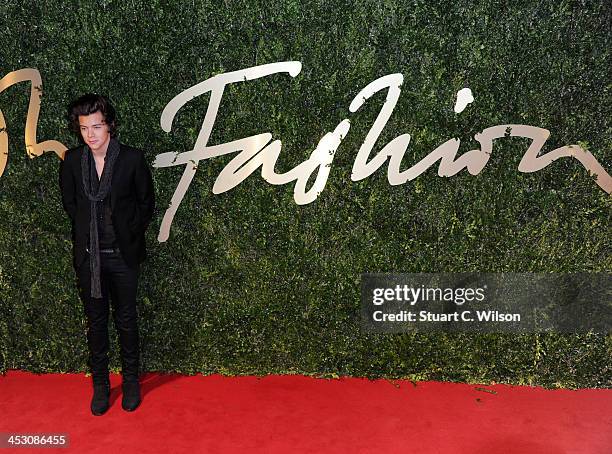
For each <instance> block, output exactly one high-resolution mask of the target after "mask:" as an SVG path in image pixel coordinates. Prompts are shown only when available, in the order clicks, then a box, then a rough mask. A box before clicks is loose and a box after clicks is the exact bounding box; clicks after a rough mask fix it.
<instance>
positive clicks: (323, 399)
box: [0, 371, 612, 454]
mask: <svg viewBox="0 0 612 454" xmlns="http://www.w3.org/2000/svg"><path fill="white" fill-rule="evenodd" d="M111 380H112V382H111V384H112V387H113V389H112V390H111V405H112V406H111V408H110V410H109V411H108V412H107V413H106V414H105V415H103V416H98V417H96V416H92V415H91V414H90V412H89V400H90V398H91V379H90V378H88V377H85V376H84V375H76V374H48V375H36V374H30V373H26V372H20V371H9V372H8V373H7V374H6V375H5V376H2V375H0V432H18V433H24V432H30V433H32V432H34V433H36V432H38V433H40V432H47V433H49V432H53V433H59V432H65V433H68V435H69V437H70V447H69V448H68V449H65V448H64V449H48V448H46V449H44V450H42V451H41V450H40V448H38V449H30V448H26V449H24V448H20V449H0V454H1V453H4V452H13V451H14V452H20V453H26V452H45V453H51V452H62V453H66V452H75V453H97V452H100V453H102V452H104V453H111V454H114V453H153V452H155V453H157V452H160V453H174V452H195V453H215V454H216V453H234V452H236V453H245V452H255V453H259V452H265V453H418V454H428V453H459V454H462V453H466V454H467V453H469V454H498V453H512V454H523V453H533V454H561V453H568V454H569V453H572V454H579V453H580V454H609V453H612V390H595V389H585V390H578V391H569V390H544V389H541V388H532V387H519V386H516V387H514V386H506V385H494V386H478V385H465V384H452V383H438V382H419V383H416V385H413V384H412V383H411V382H409V381H403V380H400V381H393V382H390V381H386V380H377V381H369V380H365V379H356V378H342V379H340V380H325V379H315V378H309V377H303V376H267V377H262V378H256V377H234V378H230V377H223V376H219V375H213V376H208V377H204V376H194V377H185V376H180V375H160V374H147V375H145V376H144V377H143V379H142V383H143V386H142V389H143V402H142V404H141V406H140V408H138V409H137V410H136V411H135V412H134V413H126V412H124V411H123V410H122V409H121V386H120V380H121V379H120V376H118V375H113V376H112V379H111Z"/></svg>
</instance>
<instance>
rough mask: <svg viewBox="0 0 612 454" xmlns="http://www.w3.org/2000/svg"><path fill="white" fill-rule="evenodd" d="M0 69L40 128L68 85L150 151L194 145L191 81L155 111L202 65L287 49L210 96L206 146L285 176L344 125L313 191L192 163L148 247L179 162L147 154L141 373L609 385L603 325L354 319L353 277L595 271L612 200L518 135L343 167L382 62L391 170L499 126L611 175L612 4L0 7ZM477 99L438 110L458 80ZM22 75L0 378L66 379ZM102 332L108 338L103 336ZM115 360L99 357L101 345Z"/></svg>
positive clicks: (74, 312)
mask: <svg viewBox="0 0 612 454" xmlns="http://www.w3.org/2000/svg"><path fill="white" fill-rule="evenodd" d="M0 23H1V24H2V26H1V27H0V43H1V45H0V78H1V77H2V76H4V75H5V74H7V73H9V72H11V71H15V70H18V69H21V68H37V69H38V70H39V71H40V73H41V74H42V77H43V90H44V95H43V97H42V107H41V115H40V120H39V124H38V138H39V140H47V139H56V140H59V141H61V142H63V143H65V144H66V145H67V146H73V145H75V144H76V142H75V139H74V138H73V137H71V135H70V134H69V132H68V130H67V128H66V126H65V120H64V113H65V107H66V105H67V104H68V102H69V101H70V100H72V99H73V98H75V97H76V96H78V95H80V94H82V93H84V92H87V91H97V92H100V93H104V94H107V95H108V96H110V98H111V99H112V100H113V101H114V103H115V105H116V107H117V109H118V112H119V117H120V118H119V120H120V138H121V140H122V141H124V142H126V143H129V144H131V145H133V146H137V147H141V148H143V149H144V150H146V156H147V159H148V161H149V162H150V163H152V162H153V160H154V157H155V155H157V154H158V153H162V152H167V151H186V150H189V149H191V148H192V147H193V144H194V142H195V138H196V136H197V134H198V131H199V129H200V126H201V123H202V121H203V118H204V113H205V111H206V107H207V104H208V95H206V96H202V97H200V98H196V99H194V100H193V101H191V102H190V103H188V104H187V105H186V106H185V107H184V108H183V109H182V110H181V111H180V112H179V114H178V116H177V118H176V120H175V124H174V127H173V131H172V132H171V133H165V132H164V131H162V129H161V127H160V125H159V120H160V115H161V112H162V110H163V108H164V106H165V105H166V104H167V103H168V102H169V101H170V99H172V98H173V97H174V96H175V95H177V94H178V93H180V92H181V91H183V90H184V89H186V88H188V87H190V86H193V85H195V84H196V83H198V82H201V81H203V80H205V79H207V78H209V77H211V76H213V75H215V74H219V73H222V72H227V71H233V70H237V69H243V68H247V67H250V66H255V65H259V64H264V63H272V62H278V61H288V60H299V61H301V62H302V64H303V69H302V72H301V73H300V74H299V75H298V76H297V77H296V78H294V79H293V78H291V77H289V76H287V75H286V74H278V75H274V76H270V77H266V78H263V79H259V80H256V81H251V82H247V83H240V84H235V85H233V86H230V87H228V89H227V90H226V92H225V94H224V98H223V101H222V103H221V108H220V112H219V116H218V118H217V122H216V125H215V129H214V131H213V134H212V137H211V143H221V142H225V141H230V140H234V139H238V138H242V137H246V136H248V135H253V134H257V133H261V132H266V131H270V132H271V133H272V134H273V135H274V137H275V138H279V139H281V140H282V142H283V150H282V152H281V157H280V159H279V162H278V167H277V168H278V169H279V171H286V170H289V169H290V168H292V167H293V166H295V165H297V164H298V163H300V162H302V161H303V160H305V159H306V158H307V157H308V156H309V155H310V153H311V151H312V150H313V149H314V147H315V146H316V144H317V143H318V141H319V139H320V138H321V137H322V136H323V134H325V133H326V132H327V131H330V130H333V128H334V127H335V125H337V124H338V122H339V121H341V120H342V119H344V118H349V119H350V120H351V130H350V132H349V134H348V136H347V137H346V139H345V140H344V141H343V142H342V144H341V146H340V147H339V149H338V152H337V153H336V157H335V160H334V162H333V164H332V168H331V174H330V178H329V180H328V183H327V186H326V188H325V190H324V191H323V193H322V194H321V195H320V197H319V198H318V199H317V200H316V201H315V202H314V203H311V204H309V205H306V206H297V205H296V204H295V203H294V202H293V185H285V186H272V185H269V184H268V183H266V182H265V181H263V180H262V178H261V177H260V176H259V175H258V174H257V173H256V174H254V175H252V176H251V177H249V178H248V179H247V180H246V181H245V182H243V183H242V184H241V185H239V186H238V187H236V188H235V189H233V190H231V191H229V192H227V193H224V194H220V195H213V194H212V192H211V189H212V184H213V182H214V180H215V178H216V176H217V175H218V173H219V172H220V171H221V169H222V168H223V167H224V166H225V165H226V164H227V163H228V162H229V161H230V159H231V158H232V156H224V157H219V158H214V159H212V160H209V161H202V162H200V166H199V169H198V171H197V173H196V176H195V178H194V181H193V183H192V184H191V187H190V189H189V191H188V192H187V195H186V197H185V199H184V200H183V202H182V204H181V206H180V208H179V210H178V212H177V215H176V218H175V220H174V223H173V226H172V230H171V235H170V238H169V240H168V241H167V242H165V243H159V242H157V239H156V238H157V232H158V230H159V225H160V222H161V217H162V215H163V212H164V210H165V209H166V207H167V206H168V203H169V201H170V197H171V196H172V193H173V191H174V189H175V187H176V185H177V184H178V181H179V179H180V176H181V174H182V171H183V166H180V167H172V168H161V169H153V178H154V183H155V188H156V196H157V203H158V207H159V209H158V214H157V216H156V218H155V220H154V222H153V224H152V226H151V228H150V230H149V232H148V237H147V241H148V249H149V260H148V261H147V262H145V264H144V266H143V268H142V276H143V277H142V279H141V281H140V290H139V313H140V317H141V319H140V320H141V321H140V327H141V342H142V361H143V367H144V369H145V370H159V371H179V372H183V373H198V372H201V373H214V372H220V373H225V374H267V373H305V374H314V375H320V376H328V377H329V376H336V375H353V376H368V377H380V376H384V377H409V378H411V379H415V380H421V379H435V380H449V381H465V382H489V381H495V382H505V383H529V384H538V385H544V386H563V387H610V386H611V385H612V364H611V358H612V336H610V335H603V334H584V335H559V334H539V335H535V334H534V335H520V336H519V335H495V334H486V335H482V334H481V335H475V334H469V335H468V334H463V335H457V334H454V335H450V334H448V335H447V334H401V335H399V334H395V335H373V334H364V333H362V332H361V331H360V328H359V291H360V275H361V273H362V272H442V271H445V272H458V271H489V272H496V271H517V272H527V271H534V272H536V271H537V272H562V271H563V272H565V271H607V272H609V271H610V270H611V269H612V260H611V254H610V251H611V250H612V247H611V246H612V245H611V240H610V238H611V236H610V220H611V219H610V215H611V210H610V208H611V206H610V205H611V204H610V202H611V198H610V196H609V195H608V194H606V193H605V192H604V191H602V190H601V189H600V188H599V187H598V186H597V185H596V184H595V183H594V182H593V181H592V180H591V179H590V178H589V176H588V173H587V172H586V171H585V169H584V168H583V167H582V165H581V164H580V163H579V162H578V161H576V160H573V159H567V158H565V159H560V160H558V161H556V162H555V163H553V164H551V165H550V166H548V167H546V168H545V169H543V170H541V171H539V172H536V173H532V174H523V173H520V172H519V171H518V170H517V168H518V163H519V161H520V159H521V157H522V156H523V154H524V152H525V150H526V147H527V145H528V143H529V141H528V140H526V139H510V138H507V139H501V140H498V141H496V142H495V148H494V152H493V154H492V156H491V159H490V161H489V163H488V165H487V166H486V168H485V169H484V170H483V171H482V172H481V173H480V175H478V176H472V175H470V174H468V173H467V172H466V171H462V172H461V173H460V174H458V175H457V176H454V177H452V178H440V177H438V176H437V170H436V169H437V166H434V167H433V168H432V169H430V170H429V171H427V172H426V173H425V174H423V175H421V176H420V177H419V178H417V179H416V180H414V181H412V182H408V183H406V184H404V185H401V186H390V185H389V184H388V182H387V180H386V165H385V166H383V167H382V168H381V169H380V170H379V171H377V172H376V173H375V174H374V175H372V176H371V177H369V178H367V179H365V180H362V181H360V182H352V181H351V180H350V173H351V167H352V165H353V162H354V159H355V156H356V153H357V150H358V149H359V147H360V145H361V143H362V142H363V140H364V138H365V135H366V133H367V131H368V130H369V128H370V126H371V125H372V123H373V121H374V119H375V118H376V115H377V114H378V111H379V110H380V107H381V106H382V103H383V102H384V95H383V94H378V95H376V96H374V97H373V98H372V99H370V100H369V101H368V102H367V103H366V104H365V105H364V106H363V107H362V108H361V109H360V110H359V111H358V112H357V113H355V114H350V113H349V111H348V106H349V104H350V101H351V100H352V99H353V97H354V96H355V95H356V94H357V92H358V91H359V90H360V89H361V88H363V87H364V86H365V85H367V84H368V83H370V82H371V81H373V80H374V79H376V78H378V77H381V76H383V75H386V74H391V73H398V72H399V73H402V74H403V75H404V84H403V86H402V94H401V97H400V101H399V103H398V105H397V107H396V109H395V112H394V113H393V116H392V117H391V120H390V121H389V123H388V124H387V126H386V128H385V129H384V131H383V134H382V135H381V138H380V140H379V142H377V145H376V147H375V151H377V150H380V148H381V146H382V145H384V144H385V143H387V142H388V141H389V140H391V139H393V138H394V137H396V136H397V135H399V134H402V133H410V134H411V135H412V140H411V144H410V146H409V148H408V152H407V153H406V157H405V161H404V162H405V163H406V164H410V163H415V162H417V161H418V160H419V159H421V158H422V157H424V156H425V155H426V154H428V153H429V152H430V151H432V150H433V149H434V148H435V147H437V146H438V145H439V144H441V143H442V142H444V141H446V140H448V139H450V138H453V137H457V138H460V139H461V140H462V146H461V150H460V152H465V151H467V150H469V149H471V148H469V147H474V146H476V145H477V143H476V142H475V141H474V140H473V136H474V134H476V133H477V132H480V131H482V130H483V129H484V128H487V127H489V126H494V125H498V124H511V123H520V124H529V125H533V126H538V127H542V128H546V129H549V130H550V131H551V137H550V139H549V140H548V142H547V144H546V146H545V151H548V150H551V149H553V148H554V147H558V146H562V145H568V144H575V143H580V144H581V145H582V146H584V147H586V148H588V150H590V151H591V152H592V153H593V154H594V156H595V157H596V158H597V160H598V161H599V162H600V163H601V164H602V165H603V166H604V167H605V168H606V169H607V170H608V172H610V171H611V169H612V159H611V158H612V153H611V152H610V150H612V146H611V145H612V126H611V123H610V118H612V115H611V114H612V112H611V109H612V107H611V106H612V81H611V77H610V74H611V72H610V67H611V60H610V49H611V36H612V34H611V28H610V23H612V7H611V4H610V2H608V1H604V0H601V1H565V0H561V1H560V0H544V1H538V2H512V1H486V0H481V1H467V0H453V1H425V0H412V1H408V0H404V1H393V0H355V1H331V2H330V1H308V2H304V1H295V0H285V1H270V0H268V1H265V2H263V1H262V2H259V1H237V0H225V1H223V2H221V1H216V2H212V1H204V2H199V1H195V2H173V1H154V0H152V1H146V2H144V1H143V2H138V1H132V0H127V1H126V0H123V1H110V0H107V1H97V2H93V1H90V2H80V7H79V9H75V5H69V4H67V3H66V2H62V1H59V0H48V1H44V2H21V1H17V0H4V1H3V2H2V4H1V5H0ZM465 86H467V87H470V88H471V89H472V91H473V92H474V95H475V102H474V103H473V104H471V105H470V106H468V108H467V109H466V110H465V111H464V112H463V113H461V114H459V115H457V114H455V113H454V112H453V105H454V99H455V93H456V92H457V91H458V90H459V89H460V88H463V87H465ZM29 89H30V87H29V86H28V85H26V84H19V85H15V86H13V87H10V88H9V89H7V90H6V91H4V92H3V93H1V94H0V109H2V112H3V114H4V116H5V118H6V122H7V132H8V134H9V140H10V144H9V157H8V165H7V168H6V170H5V172H4V175H3V176H2V177H0V311H1V312H0V315H1V318H0V372H2V371H6V370H7V369H13V368H17V369H24V370H31V371H37V372H46V371H83V370H86V364H87V345H86V340H85V319H84V314H83V311H82V307H81V303H80V301H79V299H78V296H77V292H76V281H75V277H74V271H73V269H72V265H71V241H70V224H69V221H68V219H67V216H66V215H65V213H64V212H63V210H62V207H61V201H60V195H59V188H58V178H57V175H58V166H59V160H58V158H57V156H56V155H55V154H53V153H46V154H44V155H43V156H41V157H38V158H36V159H29V158H28V157H27V155H26V153H25V145H24V142H23V134H24V122H25V117H26V112H27V104H28V99H29ZM110 331H111V340H112V341H113V342H116V336H115V333H114V329H113V328H112V327H111V329H110ZM113 345H114V346H113V349H112V356H111V364H112V365H113V366H114V367H116V368H118V367H119V364H120V362H119V358H118V348H117V347H116V345H117V344H116V343H115V344H113Z"/></svg>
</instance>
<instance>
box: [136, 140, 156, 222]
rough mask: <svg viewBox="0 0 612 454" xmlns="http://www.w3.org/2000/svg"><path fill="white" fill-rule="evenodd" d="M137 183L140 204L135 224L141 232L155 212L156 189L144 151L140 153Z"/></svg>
mask: <svg viewBox="0 0 612 454" xmlns="http://www.w3.org/2000/svg"><path fill="white" fill-rule="evenodd" d="M134 180H135V185H136V198H137V204H138V214H139V216H138V217H137V220H138V224H139V225H137V226H135V227H136V228H137V229H138V231H139V232H144V231H145V230H146V229H147V227H148V226H149V224H150V223H151V220H152V219H153V213H154V212H155V191H154V189H153V178H152V176H151V170H150V169H149V166H148V165H147V162H146V160H145V156H144V152H142V151H141V152H139V153H138V163H137V165H136V173H135V175H134Z"/></svg>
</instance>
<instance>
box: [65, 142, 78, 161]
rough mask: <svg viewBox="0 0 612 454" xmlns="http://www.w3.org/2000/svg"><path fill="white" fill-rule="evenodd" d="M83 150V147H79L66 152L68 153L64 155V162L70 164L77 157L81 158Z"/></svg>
mask: <svg viewBox="0 0 612 454" xmlns="http://www.w3.org/2000/svg"><path fill="white" fill-rule="evenodd" d="M82 148H83V145H77V146H76V147H72V148H70V149H69V150H66V152H65V153H64V161H66V162H68V161H71V160H73V159H76V157H77V156H79V154H80V152H81V149H82Z"/></svg>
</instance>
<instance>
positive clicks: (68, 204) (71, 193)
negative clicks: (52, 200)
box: [59, 153, 76, 223]
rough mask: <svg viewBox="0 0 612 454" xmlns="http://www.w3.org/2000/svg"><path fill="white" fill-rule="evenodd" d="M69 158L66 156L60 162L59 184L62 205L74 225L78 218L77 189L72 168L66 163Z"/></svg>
mask: <svg viewBox="0 0 612 454" xmlns="http://www.w3.org/2000/svg"><path fill="white" fill-rule="evenodd" d="M67 156H68V153H66V154H65V155H64V159H62V160H60V166H59V184H60V191H61V193H62V205H63V206H64V210H66V213H68V216H69V217H70V220H71V221H72V222H73V223H74V219H75V217H76V187H75V181H74V175H73V174H72V172H71V171H70V166H69V165H68V164H67V163H66V158H67Z"/></svg>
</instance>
